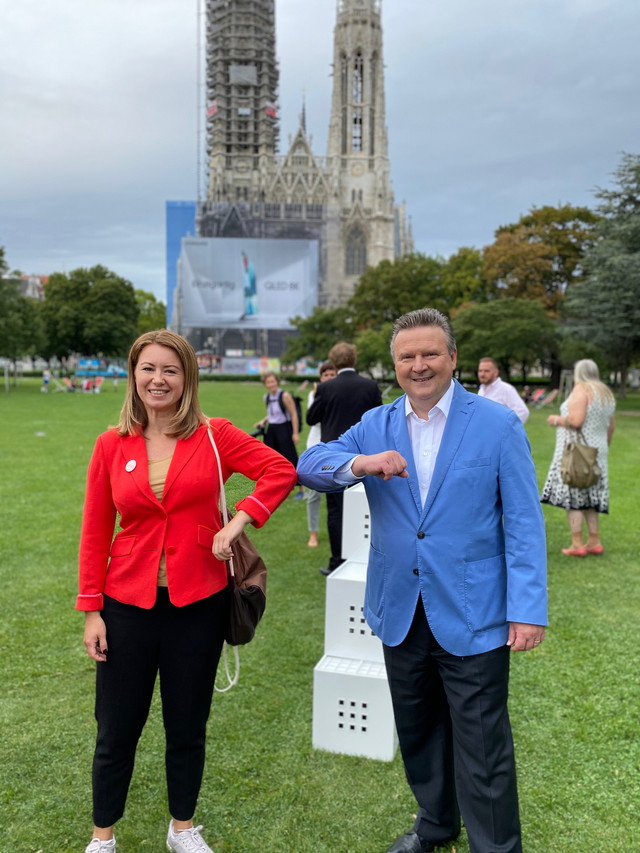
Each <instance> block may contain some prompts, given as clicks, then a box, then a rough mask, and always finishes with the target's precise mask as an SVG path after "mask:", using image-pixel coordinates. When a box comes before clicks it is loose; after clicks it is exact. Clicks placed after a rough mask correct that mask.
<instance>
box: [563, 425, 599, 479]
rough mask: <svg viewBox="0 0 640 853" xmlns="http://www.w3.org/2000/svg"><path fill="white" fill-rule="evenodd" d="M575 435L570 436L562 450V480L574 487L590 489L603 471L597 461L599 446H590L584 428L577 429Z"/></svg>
mask: <svg viewBox="0 0 640 853" xmlns="http://www.w3.org/2000/svg"><path fill="white" fill-rule="evenodd" d="M575 432H576V435H575V437H574V436H573V435H572V434H571V433H573V430H572V431H571V432H570V434H569V438H568V439H567V442H566V444H565V446H564V450H563V451H562V459H561V461H560V477H561V478H562V482H563V483H564V484H565V485H567V486H570V487H571V488H572V489H588V488H589V487H590V486H593V485H595V484H596V483H597V482H598V480H599V479H600V476H601V475H602V471H601V470H600V467H599V465H598V463H597V458H598V448H597V447H590V446H589V445H588V444H587V442H586V441H585V439H584V436H583V434H582V430H581V429H579V430H576V431H575Z"/></svg>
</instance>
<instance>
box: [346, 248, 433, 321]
mask: <svg viewBox="0 0 640 853" xmlns="http://www.w3.org/2000/svg"><path fill="white" fill-rule="evenodd" d="M443 267H444V261H443V260H442V258H430V257H427V256H426V255H421V254H419V253H418V252H415V253H413V254H408V255H403V256H402V257H401V258H397V259H396V260H395V261H381V262H380V263H379V264H378V265H377V266H376V267H369V268H368V269H367V270H366V272H365V273H364V274H363V275H362V277H361V278H360V281H359V283H358V285H357V287H356V290H355V293H354V294H353V296H352V297H351V299H350V300H349V302H348V305H347V308H348V311H349V315H350V316H351V317H352V319H353V323H354V325H355V327H356V328H357V329H365V328H369V327H373V328H380V326H381V325H382V324H383V323H392V322H393V321H394V320H395V319H396V318H397V317H399V316H400V315H401V314H405V313H406V312H407V311H413V310H414V309H416V308H423V307H425V306H427V305H428V306H430V307H433V308H438V309H440V310H441V311H447V309H448V307H449V305H448V300H447V299H446V297H445V296H444V294H443V292H442V281H441V273H442V269H443Z"/></svg>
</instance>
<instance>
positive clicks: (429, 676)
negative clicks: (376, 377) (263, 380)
mask: <svg viewBox="0 0 640 853" xmlns="http://www.w3.org/2000/svg"><path fill="white" fill-rule="evenodd" d="M391 349H392V354H393V360H394V364H395V370H396V377H397V379H398V383H399V384H400V387H401V388H402V389H403V391H404V392H405V393H404V394H403V395H402V396H401V397H399V398H398V399H397V400H396V401H395V402H393V403H391V404H390V405H387V406H381V407H379V408H376V409H374V410H373V411H370V412H366V413H365V414H364V415H363V417H362V420H361V421H360V422H359V423H358V424H356V425H355V426H353V427H352V428H351V429H349V430H348V431H347V432H346V433H345V434H344V435H342V436H341V437H340V438H339V439H338V440H337V441H331V442H329V443H328V444H324V443H320V444H316V445H315V447H312V448H311V449H310V450H307V451H306V452H305V453H304V454H303V456H302V457H301V459H300V463H299V466H298V476H299V477H300V479H301V480H302V482H303V483H305V485H307V486H309V487H311V488H314V489H324V490H328V489H335V488H339V487H340V486H342V485H344V484H346V483H349V482H352V481H353V480H354V479H356V478H357V479H363V482H364V487H365V490H366V493H367V499H368V502H369V509H370V512H371V547H370V550H369V563H368V569H367V585H366V591H365V604H364V615H365V618H366V620H367V622H368V624H369V626H370V627H371V629H372V631H373V632H374V633H375V634H376V635H377V636H378V637H380V639H381V640H382V643H383V650H384V658H385V664H386V668H387V675H388V679H389V686H390V689H391V697H392V701H393V708H394V716H395V721H396V729H397V732H398V738H399V741H400V748H401V751H402V757H403V760H404V765H405V769H406V775H407V779H408V781H409V784H410V786H411V789H412V791H413V794H414V796H415V798H416V800H417V802H418V806H419V809H418V814H417V817H416V820H415V824H414V827H413V829H412V830H411V831H409V832H406V833H405V834H404V835H401V836H400V837H399V838H398V839H396V841H395V842H394V843H393V844H392V845H391V847H389V849H388V851H387V853H427V851H432V850H434V849H435V847H436V846H438V845H441V844H444V843H446V842H448V841H450V840H452V839H455V838H456V837H457V835H458V833H459V831H460V813H461V814H462V817H463V819H464V822H465V826H466V829H467V834H468V837H469V846H470V849H471V851H472V853H497V851H500V853H521V851H522V841H521V830H520V818H519V814H518V794H517V785H516V770H515V760H514V751H513V740H512V736H511V728H510V724H509V715H508V711H507V697H508V689H509V657H510V650H511V651H525V650H529V649H533V648H535V647H537V646H538V645H539V644H540V643H541V642H542V640H543V639H544V634H545V629H544V627H543V626H544V625H545V623H546V619H547V590H546V547H545V532H544V523H543V520H542V512H541V509H540V503H539V499H538V489H537V482H536V473H535V468H534V465H533V460H532V458H531V451H530V447H529V442H528V440H527V437H526V434H525V432H524V429H523V426H522V424H521V423H520V421H519V420H518V418H517V417H516V415H515V414H514V413H513V412H512V411H510V410H509V409H507V408H505V407H502V406H494V405H493V404H490V403H488V402H487V401H486V400H483V399H482V398H479V397H478V396H477V395H475V394H470V393H468V392H467V391H465V390H464V388H463V387H462V386H461V385H460V384H459V383H458V382H456V381H455V380H454V379H453V371H454V369H455V366H456V359H457V352H456V344H455V339H454V336H453V331H452V329H451V325H450V324H449V321H448V319H447V318H446V317H445V316H444V315H442V314H441V313H440V312H439V311H435V310H433V309H424V310H420V311H412V312H411V313H409V314H405V315H404V316H402V317H400V318H399V319H398V320H396V323H395V325H394V328H393V333H392V339H391ZM337 381H338V380H337V379H334V380H333V382H337ZM332 384H333V383H331V382H329V383H327V387H330V386H331V385H332Z"/></svg>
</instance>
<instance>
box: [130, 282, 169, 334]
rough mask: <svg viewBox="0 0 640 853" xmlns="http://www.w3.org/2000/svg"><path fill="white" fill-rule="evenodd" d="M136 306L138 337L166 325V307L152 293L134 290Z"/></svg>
mask: <svg viewBox="0 0 640 853" xmlns="http://www.w3.org/2000/svg"><path fill="white" fill-rule="evenodd" d="M136 302H137V304H138V335H144V333H145V332H152V331H154V329H164V328H165V327H166V325H167V306H166V305H165V304H164V302H160V301H159V300H157V299H156V297H155V296H154V295H153V293H149V292H148V291H146V290H136Z"/></svg>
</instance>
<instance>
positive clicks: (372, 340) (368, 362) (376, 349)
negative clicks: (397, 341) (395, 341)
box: [355, 323, 393, 373]
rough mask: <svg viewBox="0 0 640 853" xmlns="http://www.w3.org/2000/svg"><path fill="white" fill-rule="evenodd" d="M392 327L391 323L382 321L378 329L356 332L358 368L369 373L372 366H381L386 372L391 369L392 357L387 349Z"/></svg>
mask: <svg viewBox="0 0 640 853" xmlns="http://www.w3.org/2000/svg"><path fill="white" fill-rule="evenodd" d="M392 328H393V323H383V324H382V326H381V327H380V328H379V329H363V330H362V331H361V332H358V334H357V336H356V340H355V346H356V352H357V354H358V364H357V368H358V370H366V371H368V372H369V373H371V372H372V371H373V369H374V368H376V367H381V368H382V369H383V370H384V371H385V372H387V373H390V372H392V371H393V358H392V357H391V350H390V349H389V343H390V341H391V330H392Z"/></svg>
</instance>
